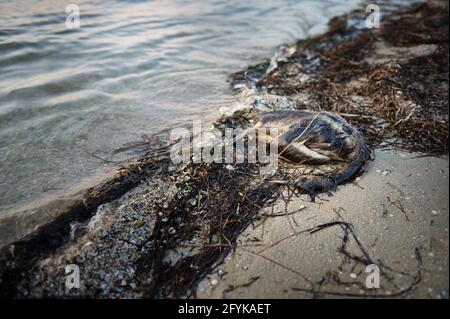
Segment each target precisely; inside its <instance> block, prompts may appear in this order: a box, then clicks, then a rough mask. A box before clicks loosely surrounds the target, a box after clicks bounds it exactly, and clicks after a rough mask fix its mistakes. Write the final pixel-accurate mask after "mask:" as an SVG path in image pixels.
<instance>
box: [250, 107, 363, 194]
mask: <svg viewBox="0 0 450 319" xmlns="http://www.w3.org/2000/svg"><path fill="white" fill-rule="evenodd" d="M258 127H260V128H267V129H270V128H276V129H278V136H279V137H278V152H279V156H281V157H282V158H285V159H287V160H289V161H291V162H294V163H299V164H300V163H301V164H313V165H318V164H326V163H329V162H331V161H332V160H334V161H342V162H345V163H346V165H345V167H344V168H343V169H342V170H341V171H339V172H337V173H333V174H328V175H306V176H303V177H301V178H300V179H299V180H298V181H297V187H298V189H299V190H300V192H302V193H306V194H309V195H310V197H311V200H313V201H314V198H315V195H316V194H317V193H323V192H330V191H332V190H334V189H335V187H336V186H337V185H339V184H342V183H344V182H346V181H348V180H349V179H350V178H352V177H353V176H354V175H355V174H356V173H357V172H358V171H359V170H360V169H361V168H362V167H363V166H364V164H365V162H366V161H367V159H368V158H369V155H370V151H369V149H368V147H367V146H366V145H365V143H364V139H363V136H362V135H361V133H360V132H358V131H357V130H356V129H355V128H354V127H353V126H351V125H350V124H348V123H347V121H346V120H344V119H343V118H342V117H340V116H339V115H336V114H333V113H330V112H313V111H304V110H299V111H277V112H270V113H263V114H261V115H260V116H259V122H258V123H257V124H256V126H255V128H258Z"/></svg>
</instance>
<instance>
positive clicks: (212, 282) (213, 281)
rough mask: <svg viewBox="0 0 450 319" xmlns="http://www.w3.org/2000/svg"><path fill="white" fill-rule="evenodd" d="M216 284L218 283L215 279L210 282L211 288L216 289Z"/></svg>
mask: <svg viewBox="0 0 450 319" xmlns="http://www.w3.org/2000/svg"><path fill="white" fill-rule="evenodd" d="M218 283H219V282H218V281H217V279H213V280H211V286H213V287H216V286H217V284H218Z"/></svg>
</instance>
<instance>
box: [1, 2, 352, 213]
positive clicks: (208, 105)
mask: <svg viewBox="0 0 450 319" xmlns="http://www.w3.org/2000/svg"><path fill="white" fill-rule="evenodd" d="M357 2H358V1H356V0H354V1H353V2H352V1H339V0H326V1H313V0H310V1H303V0H299V1H296V0H281V1H260V0H247V1H241V0H220V1H219V0H213V1H200V0H197V1H193V0H192V1H191V0H179V1H176V0H155V1H136V0H129V1H107V0H96V1H87V0H86V1H84V0H83V1H71V3H76V4H78V5H79V7H80V11H81V16H80V22H81V28H79V29H72V30H69V29H67V28H66V26H65V20H66V13H65V7H66V5H67V4H68V3H69V2H68V1H62V0H59V1H58V0H53V1H51V0H44V1H37V0H35V1H30V0H14V1H10V0H0V75H1V76H0V167H1V170H0V210H5V209H7V208H11V207H16V206H18V205H19V204H23V203H25V202H27V201H30V200H34V199H37V198H39V197H41V196H43V195H46V194H51V193H54V192H57V191H61V190H64V189H66V188H67V187H69V186H73V185H74V184H76V183H78V182H80V181H81V180H83V179H84V178H86V177H88V176H93V175H95V174H101V173H102V172H105V170H107V169H108V168H109V167H108V166H109V165H111V164H107V163H105V162H104V161H101V160H99V159H98V158H95V157H93V156H91V155H89V154H88V153H95V154H97V155H99V156H102V155H105V154H108V153H109V152H110V151H111V150H112V149H114V148H115V147H117V146H120V145H121V144H123V143H127V142H129V141H133V140H137V139H139V137H140V135H141V134H143V133H147V134H154V133H156V132H159V131H161V130H163V129H166V128H170V127H174V126H177V125H183V124H185V123H188V121H190V120H192V119H193V118H198V117H199V116H201V117H202V118H210V117H211V116H214V113H215V111H216V110H218V108H219V107H221V106H226V105H229V104H230V103H233V97H232V96H231V94H230V92H229V89H228V86H227V83H226V82H225V79H226V76H227V74H228V73H230V72H232V71H234V70H236V69H238V68H241V67H244V66H245V65H247V64H249V63H254V62H256V61H259V60H260V59H261V58H263V57H266V56H267V55H269V54H270V52H271V51H273V49H274V47H275V46H277V45H278V44H281V43H282V42H286V41H293V40H295V39H297V38H302V37H306V36H308V35H310V34H313V33H317V32H320V31H321V30H323V29H324V27H325V25H326V22H327V20H328V19H329V18H330V17H332V16H334V15H337V14H340V13H343V12H345V11H348V10H349V9H350V8H352V7H354V6H355V5H356V3H357Z"/></svg>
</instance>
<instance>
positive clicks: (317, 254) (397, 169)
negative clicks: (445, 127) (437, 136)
mask: <svg viewBox="0 0 450 319" xmlns="http://www.w3.org/2000/svg"><path fill="white" fill-rule="evenodd" d="M375 154H376V159H375V160H374V161H372V162H370V163H369V164H368V165H367V167H366V171H365V172H364V173H363V174H362V176H361V177H360V178H358V180H357V181H355V182H354V183H351V184H348V185H344V186H340V187H339V189H338V191H337V192H336V194H335V195H334V196H333V197H331V198H329V197H327V196H322V197H321V198H322V199H318V200H317V203H311V202H309V201H308V199H307V198H302V197H296V198H294V199H293V200H292V201H291V202H289V203H288V204H287V206H286V205H285V202H284V201H281V200H280V201H278V203H277V205H276V206H275V208H274V209H273V211H274V213H280V212H281V213H284V214H285V213H286V212H287V213H292V212H295V213H294V214H292V215H284V216H280V217H272V218H267V219H266V220H265V221H264V222H261V223H258V224H257V225H256V227H252V226H250V227H249V228H248V229H247V230H246V231H245V232H244V233H243V234H242V235H241V236H240V237H239V239H238V244H237V249H236V252H235V253H233V254H230V256H229V257H227V261H226V262H225V264H224V265H221V266H220V267H219V269H218V270H216V272H215V273H214V274H212V275H210V276H208V278H206V279H205V280H203V281H202V282H201V284H200V285H199V288H198V290H197V292H198V297H200V298H223V297H226V298H311V297H313V296H315V297H324V298H327V297H347V296H349V297H352V294H356V295H357V296H358V295H365V296H370V294H373V297H377V296H382V297H386V298H387V297H389V296H390V295H392V296H393V297H395V295H396V294H397V293H398V292H400V291H402V290H404V289H408V288H409V287H410V286H411V285H413V289H412V291H411V292H410V293H408V294H407V297H408V298H448V282H449V269H448V258H449V257H448V249H449V247H448V245H449V234H448V226H449V207H448V195H449V189H448V188H449V186H448V183H449V162H448V157H442V158H435V157H419V158H415V156H416V155H415V154H412V153H406V152H396V151H382V150H377V151H376V152H375ZM400 205H401V206H400ZM302 207H304V209H303V208H302ZM399 207H400V208H399ZM265 212H267V213H269V214H271V213H272V208H270V209H266V210H265ZM334 221H343V222H347V223H350V224H352V225H353V229H354V231H355V234H356V235H357V238H358V239H359V240H360V242H361V244H362V246H363V247H364V248H365V250H366V251H367V253H368V254H369V255H370V257H371V258H372V259H373V260H374V261H382V262H383V263H384V264H386V265H388V266H389V267H392V269H393V270H395V271H398V272H402V274H399V273H396V272H395V271H389V270H386V272H387V273H386V276H383V275H382V276H381V278H380V289H367V288H366V287H365V280H366V277H367V276H368V273H365V272H364V270H365V267H364V266H363V265H361V264H358V263H356V262H355V261H354V260H351V259H349V258H347V257H346V256H344V255H343V254H342V252H340V251H339V247H340V245H341V244H342V239H341V237H342V236H343V230H342V229H341V228H340V227H339V226H337V227H330V228H327V229H324V230H322V231H319V232H316V233H314V234H310V233H309V232H302V231H303V230H307V229H310V228H313V227H315V226H317V225H321V224H326V223H330V222H334ZM416 249H417V251H418V253H419V254H420V256H421V258H422V263H420V262H419V261H418V260H417V259H418V258H420V257H418V255H416ZM349 250H350V251H351V252H352V253H354V254H355V255H358V256H359V255H362V253H361V251H360V249H359V248H358V247H356V245H355V242H354V239H352V238H351V239H350V242H349ZM419 272H420V273H421V276H422V279H421V281H420V283H418V284H413V282H414V279H415V276H417V275H418V274H419ZM403 273H404V274H403ZM221 275H222V276H221ZM335 276H336V277H335ZM252 281H254V282H253V283H252ZM249 283H251V284H249ZM245 284H249V285H248V287H240V286H241V285H245ZM233 287H236V288H235V289H233ZM298 288H301V289H312V288H314V289H315V290H316V295H314V294H313V293H311V292H304V291H298V290H296V289H298ZM335 293H336V295H335ZM341 294H342V295H341Z"/></svg>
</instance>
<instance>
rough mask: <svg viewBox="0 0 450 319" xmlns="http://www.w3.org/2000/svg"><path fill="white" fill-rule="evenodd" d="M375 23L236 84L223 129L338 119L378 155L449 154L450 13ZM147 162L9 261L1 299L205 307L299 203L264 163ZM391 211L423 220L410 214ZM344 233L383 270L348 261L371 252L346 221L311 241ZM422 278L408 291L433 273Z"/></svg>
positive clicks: (0, 255)
mask: <svg viewBox="0 0 450 319" xmlns="http://www.w3.org/2000/svg"><path fill="white" fill-rule="evenodd" d="M365 14H366V13H365V12H364V11H354V12H352V13H349V14H348V15H345V16H341V17H338V18H335V19H333V20H332V21H331V22H330V31H328V32H327V33H325V34H323V35H321V36H318V37H315V38H312V39H306V40H301V41H299V42H298V43H297V44H295V45H293V46H284V47H282V50H281V51H280V52H279V53H278V54H277V56H276V57H275V58H274V59H272V60H268V61H266V62H263V63H260V64H258V65H256V66H253V67H250V68H248V69H246V70H244V71H240V72H237V73H234V74H233V75H232V76H231V83H232V85H233V87H234V89H235V90H236V91H237V92H240V102H241V103H240V104H241V105H242V104H244V105H245V107H243V108H240V109H238V110H236V111H235V112H231V114H227V115H224V116H223V117H222V118H221V119H219V120H217V121H216V122H215V123H214V126H215V127H216V128H218V129H220V130H223V129H225V128H226V127H233V128H236V127H241V128H246V127H248V126H250V125H252V123H253V122H252V117H253V115H254V111H255V110H279V109H312V110H327V111H332V112H336V113H339V114H340V115H341V116H342V117H344V118H345V119H347V120H348V121H349V122H351V123H352V124H354V125H355V126H357V127H358V128H359V129H360V130H361V131H362V132H363V134H364V136H365V139H366V142H367V143H368V144H369V145H371V146H373V147H374V146H377V145H379V144H380V143H382V142H384V146H383V147H386V146H390V147H401V148H403V149H406V150H412V151H416V152H421V153H424V154H438V155H440V154H445V153H447V152H448V4H446V3H441V4H439V5H437V4H436V3H434V2H433V4H431V3H425V4H421V5H414V6H411V7H408V8H406V9H401V10H400V11H395V13H392V12H391V13H389V12H388V13H386V15H385V17H384V20H383V22H382V23H383V25H384V26H383V28H381V29H363V28H360V27H358V26H360V25H363V24H364V23H361V21H363V20H364V19H365ZM139 147H143V148H144V149H145V145H141V144H139ZM127 150H128V148H127ZM145 150H146V153H145V154H144V155H143V156H141V157H140V158H139V159H138V160H136V161H135V162H134V163H132V164H129V165H125V166H123V167H121V168H120V169H118V171H117V175H116V177H115V178H114V179H112V180H111V181H109V182H107V183H104V184H102V185H100V186H98V187H95V188H92V189H90V190H89V191H88V192H87V193H86V194H85V195H84V197H82V198H80V199H79V201H77V202H76V203H75V204H74V206H73V207H70V208H69V209H68V211H67V213H66V214H64V215H62V217H61V218H58V219H57V220H54V221H53V222H51V223H50V224H48V225H46V226H44V227H41V228H40V229H38V230H36V231H35V232H33V233H32V234H30V235H28V236H27V237H26V238H24V239H22V240H20V241H17V242H15V243H13V244H11V245H8V246H6V247H3V248H2V249H1V251H0V297H16V298H36V297H92V298H98V297H114V298H123V297H126V298H138V297H150V298H167V297H195V296H196V287H197V285H198V283H199V282H200V281H201V280H202V279H204V278H206V276H208V275H209V274H212V273H214V272H216V271H217V273H218V274H219V276H222V275H223V270H222V271H221V270H220V269H219V270H218V267H219V266H220V265H221V264H222V263H223V261H224V260H225V258H227V256H228V255H229V254H230V252H233V251H234V249H235V248H236V245H237V240H238V237H239V235H240V234H241V233H242V232H243V231H244V230H245V229H246V228H247V227H248V226H250V225H252V224H253V223H256V222H257V221H258V220H262V223H263V222H264V220H265V219H266V218H270V217H276V216H285V215H283V214H280V213H272V214H270V213H267V212H266V211H265V210H266V209H267V208H268V207H270V206H271V205H272V204H273V203H274V202H275V201H276V200H277V199H279V198H280V197H281V196H286V195H285V194H286V193H288V194H289V195H287V197H289V196H294V191H293V190H290V189H289V185H283V183H276V182H272V183H269V182H268V178H266V177H264V176H262V175H260V174H259V173H260V168H261V165H260V164H258V163H254V164H250V163H242V164H233V165H231V164H221V163H212V164H208V163H200V164H195V163H188V164H185V165H182V166H177V167H175V166H173V164H172V163H171V161H170V159H169V154H168V150H167V147H163V148H160V149H158V150H157V151H152V150H148V149H145ZM334 169H336V168H335V167H333V166H332V165H331V166H330V167H323V168H321V170H322V171H325V172H327V171H328V172H329V171H332V170H334ZM316 170H317V169H316V168H311V167H307V166H305V167H294V166H292V165H289V164H282V165H280V167H279V169H278V171H277V172H275V173H274V175H273V176H271V178H272V179H273V180H281V181H283V180H287V179H289V178H291V179H292V178H298V177H299V176H301V175H302V174H306V173H307V174H310V173H312V172H316ZM380 174H383V173H381V171H380ZM383 175H384V174H383ZM386 175H387V174H386ZM295 195H296V194H295ZM285 199H286V200H287V201H288V200H289V199H288V198H285ZM389 203H390V204H391V205H392V206H394V207H396V208H397V209H398V210H400V211H401V212H402V213H403V214H404V218H405V220H407V221H408V220H409V219H408V218H409V217H408V215H407V213H406V211H405V209H404V208H403V206H402V203H401V202H399V201H391V200H390V201H389ZM303 209H304V207H303V208H301V210H303ZM75 223H76V224H75ZM71 225H72V227H71ZM335 225H337V226H339V227H343V228H342V229H343V231H344V235H345V236H344V239H345V241H344V242H343V246H342V247H341V248H342V252H343V253H346V254H347V256H348V258H354V259H358V258H359V259H361V260H362V261H363V262H364V263H368V262H371V260H370V256H369V255H368V253H367V252H366V251H365V250H364V249H363V248H362V247H360V248H361V250H362V252H363V254H362V255H361V256H354V255H351V254H350V253H349V252H348V251H347V250H346V249H347V246H346V245H347V240H349V239H351V240H353V241H355V242H356V243H358V242H357V237H356V236H354V233H353V229H352V228H351V227H350V226H348V225H347V224H345V222H339V223H338V224H336V223H330V224H326V225H319V226H316V227H315V228H314V229H311V232H319V231H320V230H321V229H324V228H327V227H331V226H335ZM257 244H258V243H255V245H257ZM419 256H420V255H419ZM69 264H76V265H78V266H79V268H80V273H81V274H82V276H83V283H84V284H83V285H82V286H81V287H80V289H68V288H66V286H65V272H64V269H65V267H66V266H67V265H69ZM221 273H222V275H220V274H221ZM258 279H259V277H255V278H253V279H252V281H250V282H248V283H246V284H243V285H242V286H243V287H245V286H248V285H251V284H253V283H254V282H256V281H257V280H258ZM414 279H415V281H414V282H413V284H412V285H411V288H408V289H412V288H414V285H416V284H417V283H418V282H419V281H420V273H419V274H418V275H417V277H414ZM214 280H215V281H214ZM213 283H217V284H219V281H218V280H217V279H213V281H211V284H213ZM213 286H216V285H213ZM237 287H238V286H233V287H229V288H228V289H229V290H230V291H231V290H234V289H236V288H237ZM298 289H301V288H298ZM408 291H409V290H402V295H404V294H405V293H407V292H408ZM312 293H315V291H312ZM349 296H350V294H349Z"/></svg>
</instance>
